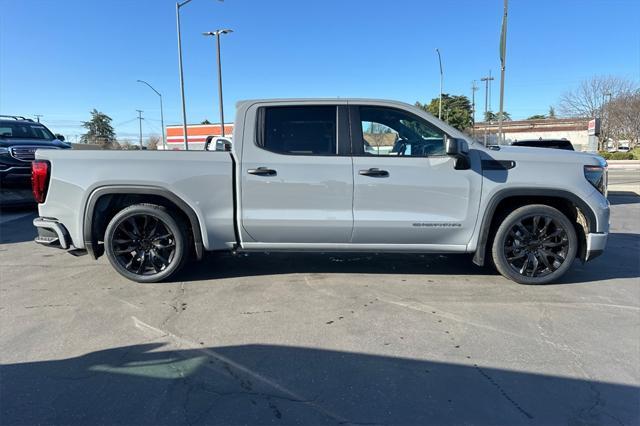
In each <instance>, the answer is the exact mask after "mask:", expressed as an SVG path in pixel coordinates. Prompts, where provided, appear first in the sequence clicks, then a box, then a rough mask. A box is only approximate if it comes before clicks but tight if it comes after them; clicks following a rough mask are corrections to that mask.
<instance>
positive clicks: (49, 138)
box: [0, 115, 71, 181]
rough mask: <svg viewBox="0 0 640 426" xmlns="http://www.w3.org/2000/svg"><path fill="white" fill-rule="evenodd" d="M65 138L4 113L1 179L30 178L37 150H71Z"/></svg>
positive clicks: (0, 120) (1, 119) (0, 127)
mask: <svg viewBox="0 0 640 426" xmlns="http://www.w3.org/2000/svg"><path fill="white" fill-rule="evenodd" d="M69 148H71V145H69V144H67V143H65V142H64V137H63V136H61V135H54V134H53V133H52V132H51V131H50V130H49V129H47V128H46V127H45V126H44V125H43V124H40V123H36V122H35V121H33V120H30V119H28V118H24V117H20V116H7V115H0V180H1V181H4V180H5V179H6V178H7V177H17V178H22V179H29V178H30V177H31V162H32V161H33V160H34V158H35V153H36V150H37V149H69Z"/></svg>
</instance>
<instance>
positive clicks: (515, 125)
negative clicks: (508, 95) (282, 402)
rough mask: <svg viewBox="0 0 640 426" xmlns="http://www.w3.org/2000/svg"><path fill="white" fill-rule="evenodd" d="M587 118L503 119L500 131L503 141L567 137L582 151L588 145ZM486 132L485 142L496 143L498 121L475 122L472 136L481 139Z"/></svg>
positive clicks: (507, 142) (577, 149)
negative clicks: (502, 133) (502, 134)
mask: <svg viewBox="0 0 640 426" xmlns="http://www.w3.org/2000/svg"><path fill="white" fill-rule="evenodd" d="M588 125H589V119H588V118H557V119H543V120H518V121H504V122H503V123H502V131H503V132H504V138H505V143H506V144H509V143H511V142H516V141H519V140H525V139H540V138H542V139H567V140H569V141H570V142H571V144H573V147H574V148H575V150H576V151H584V150H586V149H587V146H588V139H589V135H588V132H587V127H588ZM485 133H486V134H487V143H488V144H491V145H495V144H497V143H498V122H489V123H486V122H482V123H476V125H475V126H474V136H475V138H476V139H478V140H480V141H483V140H484V135H485Z"/></svg>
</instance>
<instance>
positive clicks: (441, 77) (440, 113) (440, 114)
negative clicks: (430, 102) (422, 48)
mask: <svg viewBox="0 0 640 426" xmlns="http://www.w3.org/2000/svg"><path fill="white" fill-rule="evenodd" d="M436 52H437V53H438V63H439V64H440V106H439V107H438V119H439V120H442V79H443V74H442V58H441V57H440V49H438V48H436Z"/></svg>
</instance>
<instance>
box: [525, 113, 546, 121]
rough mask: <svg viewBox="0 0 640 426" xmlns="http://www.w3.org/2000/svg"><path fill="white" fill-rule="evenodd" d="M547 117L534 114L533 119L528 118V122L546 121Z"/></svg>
mask: <svg viewBox="0 0 640 426" xmlns="http://www.w3.org/2000/svg"><path fill="white" fill-rule="evenodd" d="M546 119H547V116H546V115H544V114H534V115H532V116H531V117H529V118H527V120H546Z"/></svg>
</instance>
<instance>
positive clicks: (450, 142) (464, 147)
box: [444, 136, 471, 170]
mask: <svg viewBox="0 0 640 426" xmlns="http://www.w3.org/2000/svg"><path fill="white" fill-rule="evenodd" d="M444 148H445V153H446V154H447V155H449V156H451V157H454V158H455V159H456V163H455V169H456V170H466V169H468V168H470V167H471V163H470V162H469V157H468V156H467V154H468V153H469V145H468V144H467V141H465V140H464V139H457V138H452V137H448V136H447V138H446V139H445V142H444Z"/></svg>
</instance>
